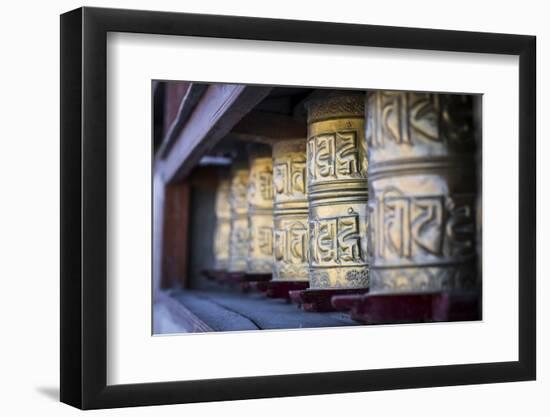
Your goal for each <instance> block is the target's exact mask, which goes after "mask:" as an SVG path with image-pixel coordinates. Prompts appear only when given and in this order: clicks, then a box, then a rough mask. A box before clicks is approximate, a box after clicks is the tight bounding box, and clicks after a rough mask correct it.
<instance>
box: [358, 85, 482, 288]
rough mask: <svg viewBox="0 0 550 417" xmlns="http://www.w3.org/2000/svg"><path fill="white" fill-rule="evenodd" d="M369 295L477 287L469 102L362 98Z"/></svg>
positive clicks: (384, 95)
mask: <svg viewBox="0 0 550 417" xmlns="http://www.w3.org/2000/svg"><path fill="white" fill-rule="evenodd" d="M366 117H367V130H366V137H367V142H368V147H369V197H370V198H369V215H370V222H369V223H370V224H369V235H370V244H369V250H370V252H369V262H370V266H371V287H370V288H371V292H375V293H396V292H432V291H440V290H453V289H465V288H469V287H472V286H474V285H475V284H476V275H477V274H476V268H477V265H476V251H477V246H476V245H477V243H476V240H477V239H476V198H477V186H476V184H477V179H476V160H475V158H476V138H475V136H476V135H475V131H474V126H473V97H472V96H465V95H451V94H429V93H407V92H386V91H376V92H369V93H367V105H366Z"/></svg>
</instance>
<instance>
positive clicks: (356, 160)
mask: <svg viewBox="0 0 550 417" xmlns="http://www.w3.org/2000/svg"><path fill="white" fill-rule="evenodd" d="M364 103H365V94H364V93H359V92H333V93H327V94H325V95H324V96H320V97H318V98H315V99H311V100H310V101H308V102H307V103H306V107H307V110H308V140H307V167H308V171H307V197H308V202H309V239H310V247H309V249H310V253H309V254H310V256H309V282H310V288H312V289H334V288H366V287H368V284H369V272H368V263H367V199H368V184H367V165H368V164H367V149H366V141H365V113H364Z"/></svg>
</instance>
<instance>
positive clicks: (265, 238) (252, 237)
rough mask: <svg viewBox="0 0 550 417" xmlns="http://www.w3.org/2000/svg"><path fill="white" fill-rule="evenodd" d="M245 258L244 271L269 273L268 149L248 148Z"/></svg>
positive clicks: (270, 207) (270, 181)
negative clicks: (246, 249)
mask: <svg viewBox="0 0 550 417" xmlns="http://www.w3.org/2000/svg"><path fill="white" fill-rule="evenodd" d="M249 156H250V161H249V165H250V174H249V180H248V193H247V194H248V256H247V260H246V272H247V273H249V274H270V273H271V271H272V268H273V161H272V156H271V147H269V146H266V145H253V146H250V147H249Z"/></svg>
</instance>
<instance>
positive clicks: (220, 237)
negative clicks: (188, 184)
mask: <svg viewBox="0 0 550 417" xmlns="http://www.w3.org/2000/svg"><path fill="white" fill-rule="evenodd" d="M230 188H231V183H230V181H229V180H228V179H222V180H220V182H219V184H218V188H217V190H216V208H215V210H216V230H215V232H214V259H215V269H217V270H227V268H228V266H229V246H230V245H229V243H230V239H231V204H230V202H229V196H230Z"/></svg>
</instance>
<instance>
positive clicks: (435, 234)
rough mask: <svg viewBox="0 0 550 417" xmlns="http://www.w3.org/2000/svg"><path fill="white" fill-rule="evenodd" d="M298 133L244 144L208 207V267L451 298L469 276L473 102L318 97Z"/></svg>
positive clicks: (473, 221)
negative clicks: (212, 230) (302, 133)
mask: <svg viewBox="0 0 550 417" xmlns="http://www.w3.org/2000/svg"><path fill="white" fill-rule="evenodd" d="M306 109H307V123H308V129H307V138H306V137H301V138H296V137H289V138H288V139H281V140H277V141H275V142H273V143H272V146H270V147H267V146H263V148H262V147H261V146H252V147H250V150H249V153H248V160H235V161H234V163H233V165H232V170H231V176H230V178H229V179H223V180H222V181H221V182H220V184H219V188H218V192H217V202H216V217H217V228H216V235H215V250H214V251H215V258H216V269H218V270H227V271H229V272H235V273H238V272H241V273H244V274H265V273H269V274H272V280H273V281H274V282H278V281H293V282H296V281H298V282H307V283H308V284H309V288H310V289H314V290H324V289H354V288H357V289H368V290H369V293H374V294H376V293H380V294H387V293H390V294H391V293H404V292H409V293H410V292H413V293H416V292H421V293H422V292H433V291H449V290H450V291H452V290H463V289H468V288H475V287H476V285H478V283H479V279H478V251H479V246H480V245H479V244H478V241H479V235H480V228H479V226H478V222H479V218H478V217H479V213H480V204H479V199H478V192H477V190H478V175H477V163H478V161H477V159H476V155H477V138H476V131H475V129H474V124H475V123H474V113H475V112H474V98H473V97H472V96H465V95H451V94H432V93H415V92H389V91H372V92H370V91H369V92H367V93H364V92H349V91H348V92H341V91H340V92H336V91H334V92H327V93H325V94H320V95H317V96H315V98H312V99H310V100H309V101H307V102H306Z"/></svg>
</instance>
